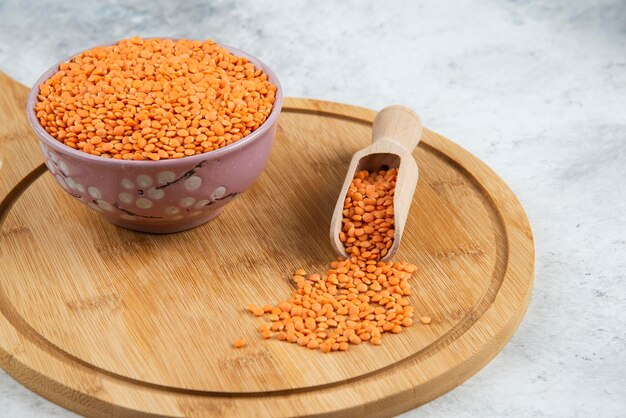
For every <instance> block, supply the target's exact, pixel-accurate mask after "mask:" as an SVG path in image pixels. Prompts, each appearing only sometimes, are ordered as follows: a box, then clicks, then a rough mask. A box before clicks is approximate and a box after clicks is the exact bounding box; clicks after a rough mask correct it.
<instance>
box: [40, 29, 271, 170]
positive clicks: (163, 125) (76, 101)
mask: <svg viewBox="0 0 626 418" xmlns="http://www.w3.org/2000/svg"><path fill="white" fill-rule="evenodd" d="M275 95H276V86H275V85H273V84H272V83H271V82H270V81H269V80H268V78H267V74H265V73H264V72H263V71H262V70H261V69H259V68H255V67H254V65H253V64H252V63H251V62H248V60H247V59H246V58H245V57H238V56H235V55H233V54H231V53H230V52H228V50H226V49H225V48H223V47H221V46H219V45H217V44H216V43H215V42H213V41H211V40H206V41H203V42H201V41H192V40H184V39H183V40H178V41H174V40H171V39H158V38H156V39H145V40H144V39H141V38H139V37H134V38H131V39H125V40H121V41H119V42H118V43H117V44H115V45H112V46H105V47H97V48H93V49H90V50H88V51H85V52H82V53H81V54H79V55H77V56H75V57H73V58H72V59H71V60H70V61H68V62H64V63H62V64H60V65H59V70H58V71H57V72H56V73H55V74H53V75H52V76H51V77H50V78H49V79H48V80H46V81H45V82H43V83H42V84H41V85H40V86H39V95H38V96H37V103H36V105H35V112H36V115H37V118H38V120H39V123H40V124H41V126H42V127H43V128H44V129H45V130H46V131H47V132H48V133H49V134H50V135H51V136H52V137H54V138H56V139H57V140H58V141H60V142H62V143H64V144H65V145H67V146H69V147H71V148H74V149H77V150H79V151H83V152H86V153H89V154H92V155H96V156H101V157H105V158H115V159H125V160H129V159H132V160H161V159H168V158H182V157H185V156H191V155H196V154H200V153H204V152H209V151H213V150H216V149H218V148H221V147H224V146H226V145H229V144H232V143H233V142H236V141H238V140H240V139H242V138H244V137H245V136H247V135H249V134H250V133H252V132H254V131H255V130H256V129H257V128H258V127H259V126H261V125H262V124H263V122H265V120H266V119H267V118H268V116H269V114H270V113H271V111H272V107H273V104H274V101H275Z"/></svg>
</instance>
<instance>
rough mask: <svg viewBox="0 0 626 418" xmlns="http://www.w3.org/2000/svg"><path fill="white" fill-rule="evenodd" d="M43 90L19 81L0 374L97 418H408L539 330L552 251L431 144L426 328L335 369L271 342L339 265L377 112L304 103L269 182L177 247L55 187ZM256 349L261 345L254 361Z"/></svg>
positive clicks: (420, 237)
mask: <svg viewBox="0 0 626 418" xmlns="http://www.w3.org/2000/svg"><path fill="white" fill-rule="evenodd" d="M25 97H26V88H25V87H23V86H20V85H18V84H17V83H15V82H14V81H12V80H10V79H9V78H7V77H6V76H3V75H1V74H0V160H2V163H0V164H1V165H0V167H1V168H0V179H1V181H0V365H1V366H2V367H3V368H4V369H5V370H6V371H7V372H8V373H9V374H11V375H12V376H14V377H15V378H16V379H17V380H19V381H20V382H21V383H23V384H24V385H25V386H27V387H28V388H30V389H32V390H33V391H35V392H37V393H39V394H41V395H42V396H44V397H46V398H48V399H50V400H52V401H54V402H56V403H58V404H60V405H63V406H65V407H66V408H69V409H71V410H74V411H76V412H79V413H81V414H84V415H88V416H111V415H114V416H151V415H166V416H183V415H184V416H291V415H298V416H301V415H333V416H347V417H352V416H361V415H366V416H390V415H394V414H398V413H400V412H403V411H406V410H408V409H411V408H414V407H416V406H418V405H420V404H423V403H425V402H428V401H429V400H431V399H434V398H436V397H437V396H440V395H441V394H443V393H445V392H447V391H449V390H450V389H452V388H454V387H455V386H457V385H459V384H460V383H461V382H463V381H464V380H466V379H467V378H468V377H470V376H471V375H473V374H474V373H476V372H477V371H478V370H479V369H480V368H481V367H483V366H484V365H485V364H486V363H487V362H488V361H489V360H490V359H491V358H492V357H493V356H495V355H496V354H497V353H498V352H499V351H500V349H501V348H502V347H503V346H504V344H505V343H506V342H507V341H508V339H509V338H510V337H511V335H512V334H513V332H514V331H515V329H516V328H517V326H518V324H519V323H520V321H521V319H522V317H523V315H524V312H525V311H526V306H527V304H528V301H529V298H530V294H531V287H532V282H533V263H534V249H533V238H532V233H531V230H530V227H529V225H528V221H527V219H526V216H525V214H524V211H523V209H522V207H521V206H520V204H519V202H518V201H517V199H516V198H515V196H514V195H513V193H512V192H511V190H510V189H509V188H508V187H507V186H506V184H504V182H503V181H502V180H501V179H500V178H499V177H498V176H497V175H496V174H494V173H493V172H492V171H491V170H490V169H489V168H487V167H486V166H485V165H484V164H483V163H481V162H480V161H479V160H478V159H476V158H475V157H473V156H472V155H470V154H469V153H468V152H466V151H465V150H463V149H462V148H460V147H459V146H457V145H455V144H454V143H452V142H451V141H449V140H447V139H445V138H443V137H441V136H440V135H437V134H436V133H434V132H431V131H428V130H426V131H425V132H424V136H423V139H422V142H421V143H420V145H419V147H418V148H417V150H416V151H415V153H414V156H415V158H416V160H417V162H418V165H419V168H420V180H419V184H418V187H417V191H416V193H415V197H414V200H413V206H412V208H411V213H410V215H409V219H408V220H407V225H406V229H405V231H404V237H403V241H402V244H401V246H400V250H399V252H398V253H397V255H396V258H397V259H399V260H405V261H408V262H411V263H414V264H417V265H418V266H419V268H420V269H419V271H418V273H417V274H416V275H415V276H414V279H413V283H412V284H413V286H414V293H413V294H412V296H411V297H410V301H411V303H412V305H413V306H415V308H416V312H417V314H418V315H427V316H430V317H431V318H432V319H433V321H432V323H431V324H430V325H422V324H416V325H414V326H412V327H409V328H407V329H406V330H405V331H404V332H402V333H401V334H398V335H385V336H384V338H383V345H382V346H379V347H376V346H373V345H370V344H362V345H360V346H357V347H353V348H352V349H350V350H349V351H348V352H346V353H331V354H322V353H321V352H320V351H311V350H307V349H304V348H302V347H299V346H297V345H292V344H286V343H284V342H280V341H277V340H270V341H265V340H263V339H262V338H261V337H260V336H259V334H258V332H257V330H256V328H257V326H258V325H259V323H260V320H259V319H258V318H254V317H252V316H251V315H250V314H249V313H247V311H246V310H245V308H244V307H245V306H246V305H247V304H248V303H255V304H260V305H263V304H266V303H269V304H272V303H274V302H276V301H278V300H280V299H284V298H286V297H287V296H288V295H289V294H290V292H291V289H292V285H291V283H290V276H291V274H292V272H293V271H294V270H295V269H296V268H300V267H303V268H305V269H306V270H307V271H309V272H323V271H325V270H326V268H327V264H328V263H329V262H330V261H332V260H333V259H334V257H335V255H334V254H333V251H332V249H331V245H330V242H329V239H328V230H329V223H330V219H331V215H332V210H333V207H334V205H335V202H336V199H337V194H338V192H339V190H340V187H341V183H342V179H343V177H344V175H345V173H346V169H347V165H348V162H349V159H350V157H351V155H352V153H353V152H354V151H356V150H357V149H360V148H362V147H364V146H365V145H367V144H368V143H369V141H370V135H371V123H372V121H373V119H374V116H375V112H374V111H371V110H367V109H363V108H358V107H354V106H347V105H341V104H336V103H329V102H321V101H317V100H303V99H287V100H286V103H285V108H284V110H283V113H282V115H281V116H280V121H279V126H278V132H277V135H276V139H275V144H274V149H273V151H272V156H271V159H270V162H269V164H268V167H267V168H266V170H265V171H264V172H263V174H262V175H261V177H260V178H259V180H258V181H257V182H256V183H255V184H254V185H253V187H252V188H251V189H250V190H249V191H247V192H246V193H244V194H243V195H242V196H241V197H240V198H238V199H237V200H235V201H234V202H233V203H231V204H229V205H228V206H227V207H226V209H225V210H224V212H223V213H222V214H221V215H220V216H219V217H217V218H216V219H215V220H213V221H211V222H209V223H208V224H205V225H203V226H200V227H198V228H195V229H193V230H190V231H187V232H183V233H178V234H171V235H149V234H142V233H138V232H133V231H128V230H125V229H122V228H119V227H116V226H113V225H111V224H109V223H107V222H105V221H104V220H103V219H101V218H100V217H99V216H98V215H97V214H96V213H94V212H92V211H90V210H88V209H87V208H85V207H83V206H81V205H80V204H79V203H78V202H75V201H74V200H72V199H71V198H70V197H69V196H67V195H66V194H65V193H64V192H63V191H62V190H61V189H60V187H58V186H57V185H56V184H54V180H53V178H52V176H51V175H49V174H48V173H46V171H45V169H44V168H43V165H42V164H41V160H42V159H41V155H40V151H39V149H38V146H37V143H36V139H35V137H34V135H33V134H32V133H31V132H30V130H29V128H28V126H27V122H26V117H25V112H24V106H25ZM237 338H243V339H245V340H246V341H247V342H248V344H247V346H246V347H244V348H243V349H234V348H232V346H231V344H232V341H233V340H235V339H237Z"/></svg>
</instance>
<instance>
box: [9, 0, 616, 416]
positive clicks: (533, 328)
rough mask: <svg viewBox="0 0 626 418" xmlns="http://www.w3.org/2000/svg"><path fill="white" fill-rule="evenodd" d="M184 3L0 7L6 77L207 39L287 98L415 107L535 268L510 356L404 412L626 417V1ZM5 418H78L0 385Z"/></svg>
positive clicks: (30, 78) (25, 78)
mask: <svg viewBox="0 0 626 418" xmlns="http://www.w3.org/2000/svg"><path fill="white" fill-rule="evenodd" d="M177 3H178V2H176V1H156V0H151V1H147V0H144V1H127V2H122V1H111V2H107V1H102V0H99V1H98V0H97V1H82V2H72V1H64V0H50V1H44V0H39V1H10V0H0V69H1V70H2V71H5V72H7V73H8V74H10V75H11V76H13V77H14V78H16V79H17V80H19V81H21V82H22V83H25V84H27V85H30V84H31V83H33V82H34V81H35V79H36V78H37V77H38V75H39V74H40V73H42V72H43V71H44V70H45V69H46V68H48V67H49V66H50V65H52V64H53V63H54V62H56V61H57V60H59V59H60V58H62V57H64V56H66V55H68V54H71V53H73V52H76V51H79V50H81V49H84V48H88V47H90V46H93V45H96V44H102V43H105V42H109V41H112V40H116V39H118V38H121V37H126V36H130V35H142V36H171V37H189V38H214V39H216V40H218V41H222V42H224V43H227V44H231V45H233V46H237V47H239V48H241V49H243V50H246V51H249V52H251V53H253V54H254V55H256V56H258V57H260V58H261V59H262V60H264V61H265V62H266V63H268V64H269V65H270V66H271V67H272V68H273V69H275V71H276V72H277V73H278V75H279V77H280V78H281V80H282V83H283V87H284V89H285V92H286V94H287V95H289V96H305V97H316V98H321V99H326V100H334V101H339V102H346V103H351V104H356V105H360V106H366V107H371V108H376V109H377V108H381V107H383V106H385V105H388V104H392V103H403V104H406V105H409V106H411V107H413V108H415V109H416V110H417V111H418V112H419V113H420V114H421V115H422V116H423V119H424V121H425V124H426V125H427V126H428V127H429V128H431V129H434V130H436V131H438V132H440V133H442V134H444V135H446V136H448V137H449V138H452V139H453V140H455V141H457V142H458V143H459V144H461V145H462V146H464V147H465V148H467V149H468V150H470V151H471V152H473V153H474V154H476V155H477V156H478V157H480V158H481V159H483V160H484V161H485V162H486V163H487V164H488V165H490V166H491V167H492V168H493V169H494V170H495V171H496V172H497V173H499V174H500V175H501V176H502V177H503V178H504V180H505V181H506V182H508V184H509V185H510V186H511V187H512V188H513V190H514V191H515V192H516V193H517V195H518V197H519V199H520V200H521V202H522V204H523V205H524V207H525V208H526V211H527V213H528V216H529V218H530V222H531V225H532V227H533V230H534V233H535V239H536V252H537V260H536V261H537V268H536V281H535V290H534V294H533V298H532V301H531V304H530V307H529V310H528V314H527V316H526V318H525V320H524V321H523V323H522V325H521V326H520V328H519V330H518V332H517V333H516V334H515V336H514V337H513V339H512V340H511V342H510V343H509V344H508V345H507V346H506V347H505V348H504V350H503V351H502V353H501V354H500V355H499V356H497V357H496V358H495V359H494V360H493V361H492V362H491V363H490V364H489V365H488V366H487V367H485V368H484V369H483V370H482V371H480V372H479V373H478V374H477V375H476V376H474V377H473V378H471V379H470V380H468V381H467V382H466V383H464V384H462V385H461V386H460V387H458V388H457V389H455V390H454V391H452V392H451V393H449V394H447V395H445V396H443V397H441V398H439V399H437V400H435V401H433V402H431V403H430V404H428V405H425V406H423V407H421V408H419V409H417V410H414V411H411V412H409V413H407V414H406V416H407V417H431V416H434V417H441V416H446V417H447V416H452V417H474V416H480V417H500V416H512V417H529V416H536V417H589V416H596V417H617V416H622V417H624V416H626V221H625V218H626V186H625V185H624V179H625V178H626V133H625V132H626V2H624V1H620V0H612V1H611V0H604V1H593V0H587V1H584V0H582V1H567V0H557V1H551V2H546V1H495V0H486V1H478V0H463V1H457V2H434V1H431V2H427V1H360V2H358V1H350V2H337V1H315V2H313V1H311V2H304V1H284V2H279V1H273V2H269V1H263V2H261V1H256V2H255V1H247V2H244V1H234V2H227V1H215V2H209V1H204V2H202V1H185V2H180V3H181V4H180V5H178V4H177ZM294 412H295V411H294ZM0 416H2V417H32V416H57V417H70V416H73V414H71V413H70V412H68V411H66V410H64V409H62V408H60V407H58V406H56V405H54V404H52V403H49V402H48V401H46V400H44V399H42V398H40V397H39V396H37V395H35V394H33V393H31V392H29V391H28V390H27V389H25V388H23V387H22V386H21V385H19V384H18V383H16V382H15V381H13V380H12V379H11V378H10V377H8V376H7V375H5V374H0Z"/></svg>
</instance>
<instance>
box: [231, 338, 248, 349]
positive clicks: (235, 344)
mask: <svg viewBox="0 0 626 418" xmlns="http://www.w3.org/2000/svg"><path fill="white" fill-rule="evenodd" d="M245 345H246V342H245V341H244V340H242V339H237V340H235V341H233V347H235V348H242V347H243V346H245Z"/></svg>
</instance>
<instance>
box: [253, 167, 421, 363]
mask: <svg viewBox="0 0 626 418" xmlns="http://www.w3.org/2000/svg"><path fill="white" fill-rule="evenodd" d="M396 177H397V170H396V169H391V170H388V171H379V172H377V173H368V172H367V171H361V172H359V173H357V174H356V176H355V178H354V180H353V182H352V184H351V186H350V188H349V191H348V195H347V196H346V200H345V204H344V212H343V215H344V220H343V221H344V228H343V230H342V232H341V235H340V239H341V241H342V242H344V244H345V245H346V251H347V252H348V254H350V256H351V257H350V258H349V259H339V260H337V261H334V262H332V263H331V264H330V269H329V270H328V271H327V272H326V274H323V275H320V274H311V275H308V274H307V272H306V271H305V270H303V269H298V270H296V271H295V272H294V274H293V276H292V280H293V282H294V284H295V287H296V289H295V290H294V291H293V293H292V294H291V296H290V297H289V299H288V300H283V301H279V302H278V304H277V307H276V308H271V307H269V306H266V307H264V309H261V308H258V307H256V306H255V305H249V306H248V310H249V311H250V312H252V313H253V314H255V315H256V314H257V313H259V312H260V311H263V312H262V313H261V315H257V316H262V315H263V314H265V315H266V318H267V319H269V320H270V321H271V323H270V325H268V324H262V325H261V326H260V327H259V332H260V333H261V335H262V336H263V338H265V339H268V338H271V335H270V334H271V330H274V331H276V330H279V329H280V330H281V332H280V333H279V334H278V339H279V340H281V341H287V342H290V343H296V344H299V345H301V346H306V347H308V348H309V349H312V350H316V349H319V350H320V351H321V352H323V353H329V352H331V351H346V350H348V349H349V347H350V345H359V344H361V343H363V342H369V343H370V344H373V345H381V344H382V334H384V333H386V332H390V333H394V334H398V333H401V332H402V331H403V329H404V328H406V327H409V326H411V325H412V324H413V319H412V317H413V314H414V312H415V309H414V308H413V307H412V306H411V305H410V304H409V301H408V299H407V298H406V297H407V296H408V295H410V294H411V285H410V284H409V280H410V278H411V276H412V274H413V273H414V272H415V271H416V270H417V267H416V266H414V265H412V264H408V263H406V262H402V261H399V262H390V261H389V262H383V261H380V259H381V258H382V257H383V256H384V255H385V254H386V253H387V250H388V249H389V248H390V247H391V244H392V243H393V237H394V229H393V225H394V220H393V196H394V191H395V184H396ZM268 308H269V309H268ZM273 309H275V310H276V312H277V313H280V316H272V315H270V314H268V313H270V312H271V311H272V310H273ZM426 318H428V317H421V318H420V322H422V323H429V322H430V318H428V319H427V322H426Z"/></svg>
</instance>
